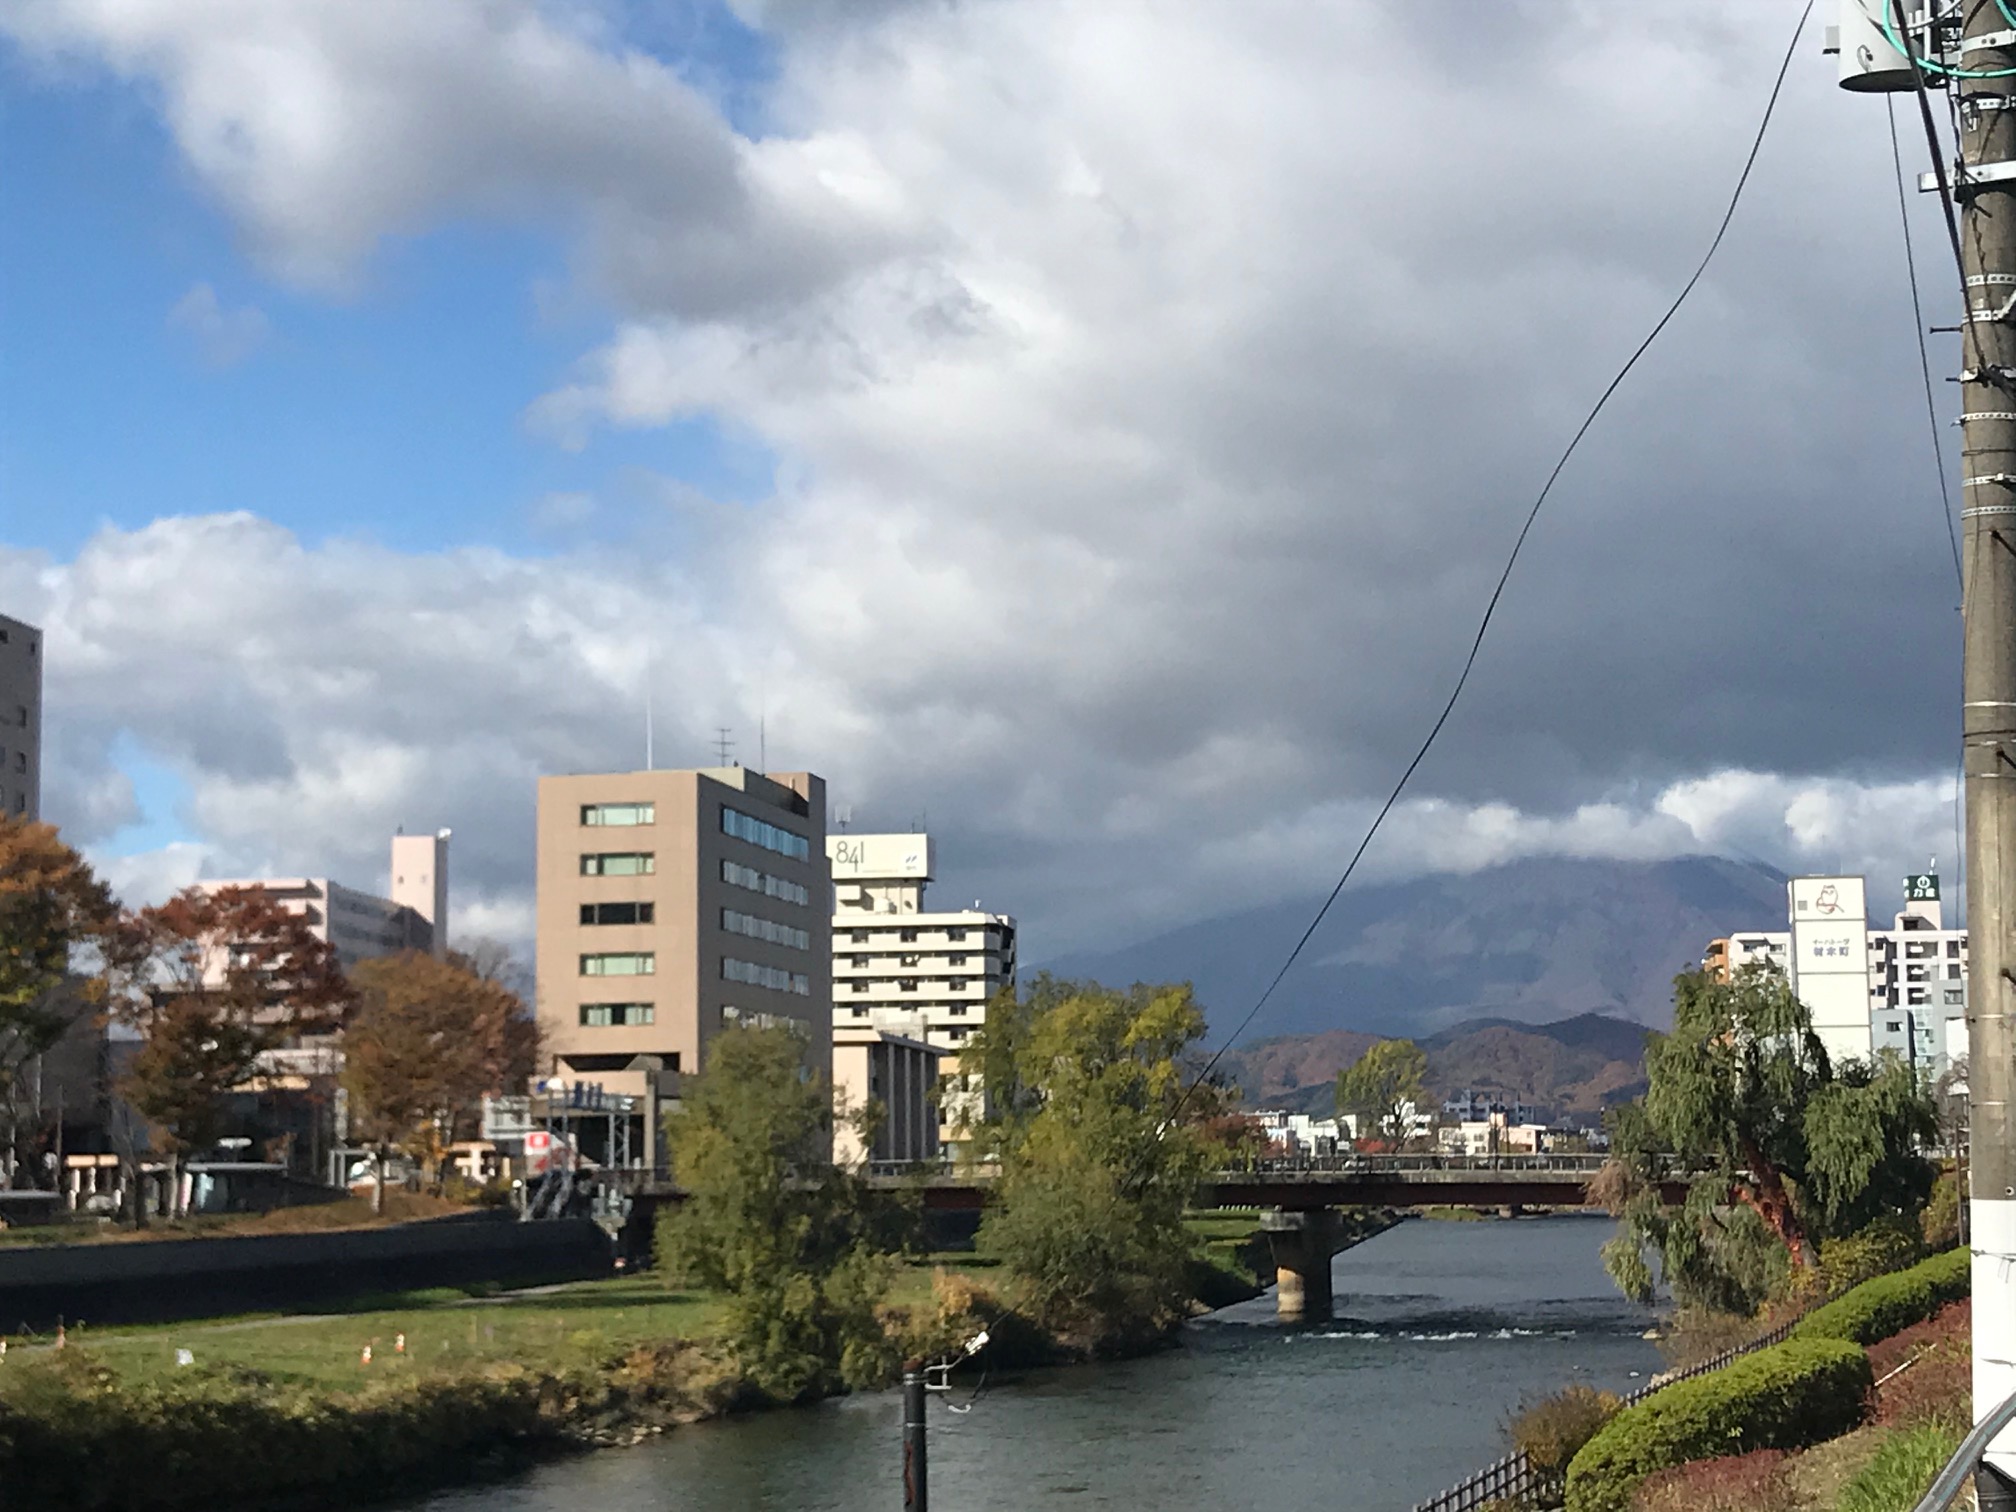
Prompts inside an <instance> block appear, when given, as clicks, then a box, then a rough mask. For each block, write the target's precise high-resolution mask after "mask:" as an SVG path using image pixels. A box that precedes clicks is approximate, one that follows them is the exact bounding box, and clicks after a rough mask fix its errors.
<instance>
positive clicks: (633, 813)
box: [581, 803, 658, 825]
mask: <svg viewBox="0 0 2016 1512" xmlns="http://www.w3.org/2000/svg"><path fill="white" fill-rule="evenodd" d="M581 822H582V823H583V824H603V825H619V824H656V823H657V822H658V805H657V804H655V803H584V804H582V805H581Z"/></svg>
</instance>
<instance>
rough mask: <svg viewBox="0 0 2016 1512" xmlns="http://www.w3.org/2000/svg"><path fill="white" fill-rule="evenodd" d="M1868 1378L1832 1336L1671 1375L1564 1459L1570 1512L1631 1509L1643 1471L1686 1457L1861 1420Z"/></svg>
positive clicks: (1863, 1361)
mask: <svg viewBox="0 0 2016 1512" xmlns="http://www.w3.org/2000/svg"><path fill="white" fill-rule="evenodd" d="M1871 1384H1872V1382H1871V1378H1870V1372H1869V1357H1868V1356H1867V1355H1865V1354H1863V1352H1862V1350H1861V1348H1860V1347H1859V1346H1858V1345H1855V1344H1850V1343H1847V1342H1845V1341H1843V1340H1838V1339H1803V1340H1794V1341H1789V1342H1787V1343H1784V1344H1777V1345H1774V1346H1772V1347H1771V1348H1769V1349H1760V1350H1758V1351H1757V1352H1756V1353H1755V1354H1751V1355H1745V1356H1743V1357H1742V1358H1741V1359H1738V1360H1735V1361H1732V1362H1731V1363H1730V1364H1728V1365H1726V1366H1724V1367H1723V1368H1722V1369H1720V1370H1716V1371H1710V1372H1709V1373H1708V1374H1707V1375H1700V1376H1695V1377H1694V1378H1693V1379H1691V1380H1686V1381H1679V1382H1676V1383H1675V1384H1673V1385H1671V1386H1668V1387H1666V1388H1665V1389H1664V1390H1661V1391H1656V1392H1654V1393H1653V1394H1652V1395H1651V1396H1649V1397H1647V1398H1646V1399H1645V1400H1644V1401H1642V1402H1639V1403H1638V1404H1637V1405H1635V1406H1632V1407H1627V1408H1625V1409H1624V1410H1623V1411H1622V1412H1620V1413H1618V1414H1617V1416H1616V1417H1614V1418H1612V1419H1611V1420H1610V1422H1609V1423H1608V1424H1607V1425H1606V1426H1605V1427H1604V1428H1603V1429H1602V1431H1601V1432H1599V1433H1598V1434H1597V1435H1596V1436H1595V1437H1594V1438H1592V1439H1591V1440H1589V1442H1588V1443H1586V1444H1584V1445H1583V1446H1582V1449H1581V1451H1580V1452H1579V1453H1578V1454H1577V1455H1576V1456H1575V1458H1574V1459H1573V1460H1571V1461H1570V1462H1569V1465H1568V1488H1567V1490H1568V1495H1567V1502H1568V1512H1627V1509H1628V1508H1629V1507H1630V1505H1631V1498H1632V1494H1633V1493H1634V1492H1635V1491H1636V1490H1637V1488H1638V1483H1639V1482H1640V1481H1642V1480H1643V1479H1645V1477H1646V1476H1648V1475H1650V1474H1652V1473H1653V1472H1654V1471H1657V1470H1665V1469H1669V1468H1670V1467H1672V1466H1674V1465H1682V1464H1686V1463H1687V1462H1688V1461H1690V1460H1697V1459H1712V1458H1715V1457H1717V1456H1719V1455H1725V1454H1747V1453H1749V1452H1750V1451H1751V1450H1753V1449H1799V1448H1804V1447H1805V1446H1806V1445H1808V1444H1817V1443H1820V1442H1821V1441H1823V1440H1825V1439H1830V1438H1834V1437H1836V1436H1838V1435H1840V1434H1843V1433H1846V1432H1847V1431H1848V1430H1849V1429H1851V1428H1853V1427H1854V1426H1855V1425H1856V1424H1857V1423H1859V1422H1860V1421H1861V1420H1862V1412H1863V1405H1864V1400H1865V1398H1866V1397H1867V1396H1868V1393H1869V1389H1870V1386H1871Z"/></svg>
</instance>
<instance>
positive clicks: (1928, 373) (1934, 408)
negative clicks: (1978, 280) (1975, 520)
mask: <svg viewBox="0 0 2016 1512" xmlns="http://www.w3.org/2000/svg"><path fill="white" fill-rule="evenodd" d="M1883 104H1884V107H1885V109H1886V110H1887V111H1888V112H1889V116H1890V162H1891V164H1892V166H1893V167H1895V169H1896V170H1897V218H1898V220H1899V221H1900V222H1902V224H1903V227H1904V270H1905V272H1906V273H1907V274H1908V275H1909V277H1910V280H1911V325H1912V328H1913V329H1914V330H1915V331H1916V332H1917V333H1918V373H1919V376H1920V377H1921V378H1923V379H1924V381H1925V420H1926V423H1927V424H1928V425H1930V426H1931V428H1932V471H1933V474H1934V475H1935V476H1936V477H1937V478H1938V479H1939V502H1940V508H1939V518H1940V519H1941V520H1942V521H1943V522H1944V523H1945V526H1946V544H1947V546H1948V547H1949V548H1950V549H1951V550H1952V553H1953V581H1954V583H1955V585H1957V586H1960V587H1962V588H1964V586H1965V584H1964V582H1963V580H1962V577H1961V573H1960V536H1959V533H1958V532H1957V531H1956V530H1955V529H1954V528H1953V494H1952V491H1951V490H1950V489H1948V487H1947V486H1946V456H1945V448H1944V447H1943V446H1942V445H1941V444H1940V441H1939V403H1938V401H1937V400H1936V399H1934V398H1933V397H1932V358H1931V356H1930V354H1929V353H1928V352H1927V351H1926V350H1925V307H1924V305H1923V303H1922V302H1921V301H1920V299H1919V296H1918V258H1917V255H1916V254H1915V253H1914V252H1913V251H1912V249H1911V202H1910V200H1909V199H1907V198H1906V197H1905V194H1904V154H1903V152H1902V151H1901V150H1900V149H1899V147H1898V145H1897V107H1896V105H1895V103H1894V102H1893V101H1892V100H1891V98H1890V97H1889V96H1887V95H1886V96H1884V99H1883Z"/></svg>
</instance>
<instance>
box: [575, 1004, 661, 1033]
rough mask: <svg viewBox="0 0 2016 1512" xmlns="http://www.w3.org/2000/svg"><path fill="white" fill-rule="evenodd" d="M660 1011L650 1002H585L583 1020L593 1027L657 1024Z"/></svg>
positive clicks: (582, 1013)
mask: <svg viewBox="0 0 2016 1512" xmlns="http://www.w3.org/2000/svg"><path fill="white" fill-rule="evenodd" d="M657 1021H658V1011H657V1010H656V1009H655V1008H653V1007H652V1006H651V1004H649V1003H583V1004H582V1005H581V1022H582V1023H583V1024H585V1025H587V1026H588V1027H589V1028H592V1029H614V1028H621V1027H623V1026H625V1025H630V1024H655V1023H656V1022H657Z"/></svg>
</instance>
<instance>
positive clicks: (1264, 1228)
mask: <svg viewBox="0 0 2016 1512" xmlns="http://www.w3.org/2000/svg"><path fill="white" fill-rule="evenodd" d="M1340 1228H1341V1225H1340V1224H1339V1222H1338V1218H1337V1213H1336V1210H1335V1209H1334V1208H1309V1209H1306V1210H1297V1209H1283V1208H1272V1209H1270V1210H1269V1211H1267V1212H1264V1213H1262V1214H1261V1215H1260V1231H1261V1232H1262V1233H1264V1234H1265V1235H1266V1236H1267V1244H1268V1247H1269V1248H1270V1249H1272V1250H1273V1252H1274V1279H1275V1281H1276V1283H1277V1285H1276V1290H1275V1293H1274V1309H1275V1313H1276V1315H1277V1316H1278V1317H1279V1318H1280V1319H1281V1321H1282V1322H1283V1323H1308V1322H1318V1323H1327V1322H1329V1321H1330V1310H1331V1305H1332V1303H1333V1302H1334V1300H1335V1298H1334V1295H1333V1293H1332V1291H1331V1287H1330V1257H1331V1256H1332V1255H1334V1254H1336V1253H1337V1242H1338V1239H1339V1237H1340Z"/></svg>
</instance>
